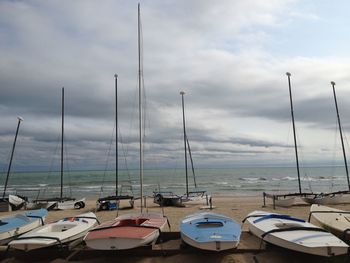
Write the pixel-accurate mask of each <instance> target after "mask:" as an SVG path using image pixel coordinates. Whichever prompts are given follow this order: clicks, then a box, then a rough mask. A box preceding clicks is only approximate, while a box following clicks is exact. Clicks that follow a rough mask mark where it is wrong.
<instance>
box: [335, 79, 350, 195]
mask: <svg viewBox="0 0 350 263" xmlns="http://www.w3.org/2000/svg"><path fill="white" fill-rule="evenodd" d="M331 84H332V88H333V95H334V102H335V109H336V111H337V118H338V125H339V133H340V140H341V146H342V149H343V156H344V163H345V170H346V178H347V180H348V188H349V191H350V181H349V170H348V162H347V161H346V154H345V147H344V140H343V133H342V129H341V124H340V117H339V110H338V103H337V96H336V94H335V87H334V86H335V82H334V81H331Z"/></svg>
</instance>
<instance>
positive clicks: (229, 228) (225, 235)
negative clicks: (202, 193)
mask: <svg viewBox="0 0 350 263" xmlns="http://www.w3.org/2000/svg"><path fill="white" fill-rule="evenodd" d="M180 233H181V239H182V240H183V241H184V242H185V243H187V244H189V245H191V246H192V247H195V248H199V249H203V250H210V251H223V250H228V249H234V248H236V247H237V246H238V244H239V240H240V236H241V228H240V226H239V225H238V224H237V223H236V222H235V221H234V220H233V219H232V218H230V217H227V216H225V215H222V214H217V213H209V212H202V213H194V214H191V215H188V216H186V217H184V218H183V219H181V221H180Z"/></svg>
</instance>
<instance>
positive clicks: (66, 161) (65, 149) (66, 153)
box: [63, 137, 72, 197]
mask: <svg viewBox="0 0 350 263" xmlns="http://www.w3.org/2000/svg"><path fill="white" fill-rule="evenodd" d="M66 138H67V137H66ZM64 152H65V156H64V159H65V162H64V163H65V164H66V167H67V168H66V169H65V170H64V171H65V174H68V189H69V194H70V197H72V181H71V172H70V171H71V169H70V164H69V162H68V159H69V158H68V147H67V144H66V143H65V144H64ZM63 189H64V187H63Z"/></svg>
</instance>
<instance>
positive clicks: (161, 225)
mask: <svg viewBox="0 0 350 263" xmlns="http://www.w3.org/2000/svg"><path fill="white" fill-rule="evenodd" d="M140 33H141V21H140V4H138V57H139V60H138V62H139V74H138V86H139V141H140V149H139V156H140V162H139V171H140V203H141V211H140V213H133V214H126V215H122V216H119V217H117V218H115V219H114V220H111V221H108V222H106V223H104V224H101V225H100V226H98V227H96V228H94V229H92V230H90V231H89V232H88V233H87V234H86V236H85V237H84V241H85V243H86V245H87V246H88V247H90V248H92V249H99V250H124V249H132V248H136V247H140V246H145V245H151V244H154V243H155V242H156V241H157V239H158V237H159V235H160V233H161V232H162V231H163V229H165V226H166V225H167V224H169V223H168V219H167V218H166V217H165V216H163V215H162V214H160V213H147V212H146V213H145V212H144V211H143V208H144V207H143V198H144V196H143V131H142V128H143V104H142V84H143V81H142V78H143V76H142V66H141V44H140V39H141V34H140Z"/></svg>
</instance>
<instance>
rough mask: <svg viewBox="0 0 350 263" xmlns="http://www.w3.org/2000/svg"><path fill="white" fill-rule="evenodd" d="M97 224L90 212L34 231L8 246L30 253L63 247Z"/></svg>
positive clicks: (81, 236)
mask: <svg viewBox="0 0 350 263" xmlns="http://www.w3.org/2000/svg"><path fill="white" fill-rule="evenodd" d="M96 224H97V220H96V215H95V214H94V213H92V212H89V213H85V214H81V215H77V216H75V217H70V218H64V219H61V220H59V221H57V222H53V223H50V224H46V225H44V226H42V227H39V228H37V229H34V230H32V231H30V232H28V233H26V234H24V235H22V236H20V237H19V238H18V239H17V240H14V241H12V242H10V244H9V246H10V247H11V248H15V249H18V250H24V251H30V250H34V249H40V248H44V247H49V246H55V245H63V244H67V243H70V242H72V241H75V240H77V239H82V238H83V237H84V236H85V234H86V233H87V232H88V231H89V230H90V229H91V228H93V227H94V226H95V225H96Z"/></svg>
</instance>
